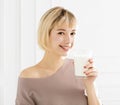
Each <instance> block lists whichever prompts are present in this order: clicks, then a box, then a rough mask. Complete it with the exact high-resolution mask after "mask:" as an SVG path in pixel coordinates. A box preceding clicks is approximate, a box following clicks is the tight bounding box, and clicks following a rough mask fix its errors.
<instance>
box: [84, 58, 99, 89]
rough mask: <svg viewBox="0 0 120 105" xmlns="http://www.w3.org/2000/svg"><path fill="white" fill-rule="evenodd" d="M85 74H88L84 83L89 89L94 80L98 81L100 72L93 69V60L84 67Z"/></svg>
mask: <svg viewBox="0 0 120 105" xmlns="http://www.w3.org/2000/svg"><path fill="white" fill-rule="evenodd" d="M84 69H85V70H84V73H85V74H86V77H85V78H84V83H85V85H86V86H87V87H88V86H90V85H93V83H94V80H95V79H96V77H97V75H98V72H97V70H96V69H95V68H94V67H93V59H89V60H88V63H87V64H86V65H85V66H84Z"/></svg>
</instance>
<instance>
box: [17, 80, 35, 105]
mask: <svg viewBox="0 0 120 105" xmlns="http://www.w3.org/2000/svg"><path fill="white" fill-rule="evenodd" d="M26 86H27V84H25V83H24V81H23V80H22V81H21V80H19V81H18V87H17V96H16V100H15V105H35V103H34V100H33V99H32V96H30V94H29V91H28V89H29V88H28V87H26Z"/></svg>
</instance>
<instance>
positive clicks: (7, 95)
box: [0, 0, 120, 105]
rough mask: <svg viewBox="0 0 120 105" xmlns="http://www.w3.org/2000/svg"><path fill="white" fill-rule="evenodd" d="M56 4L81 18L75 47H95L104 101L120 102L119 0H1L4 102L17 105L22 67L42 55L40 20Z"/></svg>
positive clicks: (108, 104) (0, 103)
mask: <svg viewBox="0 0 120 105" xmlns="http://www.w3.org/2000/svg"><path fill="white" fill-rule="evenodd" d="M56 5H60V6H64V7H65V8H67V9H69V10H70V11H72V12H73V13H74V14H75V15H76V17H77V19H78V27H77V35H76V47H75V49H78V48H81V49H82V48H87V49H88V48H89V49H92V50H93V51H94V58H95V61H96V66H97V68H98V70H99V77H98V79H97V81H96V83H97V85H98V92H99V97H100V98H101V100H102V102H103V104H104V105H120V98H119V97H120V90H119V88H120V83H119V82H118V81H119V80H120V76H119V75H120V71H119V69H120V67H119V65H120V55H119V53H120V48H119V46H118V45H119V44H120V42H119V38H118V37H119V34H120V31H119V28H120V25H119V24H120V19H119V18H120V14H119V10H120V7H119V2H118V0H76V1H69V0H43V1H41V0H0V105H14V101H15V97H16V89H17V78H18V75H19V73H20V71H21V70H23V69H24V68H26V67H28V66H30V65H33V64H35V63H36V62H38V61H39V60H40V59H41V57H42V55H43V51H42V50H40V49H39V48H38V45H37V27H38V22H39V19H40V17H41V15H42V14H43V13H44V12H45V11H46V10H47V9H49V8H51V7H53V6H56ZM71 52H72V53H73V51H71Z"/></svg>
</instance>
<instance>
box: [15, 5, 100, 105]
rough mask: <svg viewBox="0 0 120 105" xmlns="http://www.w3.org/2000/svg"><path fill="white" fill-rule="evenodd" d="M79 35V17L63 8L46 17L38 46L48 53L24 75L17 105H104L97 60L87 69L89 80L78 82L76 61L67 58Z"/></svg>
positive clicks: (86, 66) (22, 74)
mask: <svg viewBox="0 0 120 105" xmlns="http://www.w3.org/2000/svg"><path fill="white" fill-rule="evenodd" d="M75 31H76V18H75V16H74V15H73V13H71V12H70V11H68V10H66V9H64V8H62V7H54V8H51V9H49V10H48V11H47V12H46V13H45V14H44V15H43V16H42V18H41V20H40V24H39V27H38V44H39V46H40V47H41V48H42V49H43V50H44V51H45V53H44V56H43V58H42V60H41V61H40V62H38V63H37V64H35V65H32V66H31V67H28V68H26V69H25V70H23V71H22V72H21V74H20V76H19V81H18V91H17V97H16V105H100V103H99V101H98V98H97V95H96V92H95V88H94V80H95V79H96V77H97V71H96V70H95V68H94V67H93V60H92V59H89V60H88V63H87V64H86V65H85V66H84V68H85V72H84V73H85V74H86V77H87V78H79V79H76V77H75V75H74V61H73V60H72V59H67V58H66V56H67V54H68V51H69V50H70V49H71V48H72V47H73V44H74V37H75ZM85 91H86V94H85Z"/></svg>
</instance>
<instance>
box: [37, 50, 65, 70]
mask: <svg viewBox="0 0 120 105" xmlns="http://www.w3.org/2000/svg"><path fill="white" fill-rule="evenodd" d="M64 59H65V57H62V56H57V55H54V54H51V53H48V52H45V54H44V57H43V59H42V60H41V61H40V63H39V64H40V65H41V66H42V67H45V68H46V69H50V70H57V69H58V68H59V67H61V66H62V65H63V63H64Z"/></svg>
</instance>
